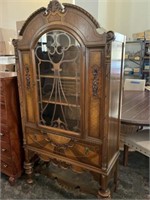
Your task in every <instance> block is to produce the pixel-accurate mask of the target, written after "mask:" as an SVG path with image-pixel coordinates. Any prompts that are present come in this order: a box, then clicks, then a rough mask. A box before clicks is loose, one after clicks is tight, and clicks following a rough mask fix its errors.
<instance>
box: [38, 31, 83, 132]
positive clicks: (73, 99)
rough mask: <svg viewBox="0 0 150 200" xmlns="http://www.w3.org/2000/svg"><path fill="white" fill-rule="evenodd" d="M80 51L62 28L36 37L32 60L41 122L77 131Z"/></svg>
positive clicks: (78, 126) (78, 122) (78, 121)
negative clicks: (35, 75)
mask: <svg viewBox="0 0 150 200" xmlns="http://www.w3.org/2000/svg"><path fill="white" fill-rule="evenodd" d="M80 51H81V48H80V44H79V43H78V42H77V40H76V39H75V38H74V37H73V36H71V35H70V34H68V33H67V32H64V31H62V30H53V31H50V32H48V33H46V34H44V35H42V36H41V38H40V39H39V41H38V43H37V45H36V48H35V60H36V72H37V85H38V98H39V116H40V117H39V118H40V123H41V124H43V125H45V126H50V127H55V128H58V129H65V130H69V131H73V132H78V133H80V114H81V110H80V87H81V86H80V84H81V83H80V64H81V63H80V62H81V52H80Z"/></svg>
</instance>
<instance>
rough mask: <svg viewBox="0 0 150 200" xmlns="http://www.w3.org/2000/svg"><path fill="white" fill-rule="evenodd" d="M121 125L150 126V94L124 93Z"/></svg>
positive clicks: (139, 92) (147, 92) (138, 92)
mask: <svg viewBox="0 0 150 200" xmlns="http://www.w3.org/2000/svg"><path fill="white" fill-rule="evenodd" d="M121 123H123V124H132V125H138V126H150V92H149V91H147V90H146V91H144V92H143V91H124V92H123V98H122V115H121Z"/></svg>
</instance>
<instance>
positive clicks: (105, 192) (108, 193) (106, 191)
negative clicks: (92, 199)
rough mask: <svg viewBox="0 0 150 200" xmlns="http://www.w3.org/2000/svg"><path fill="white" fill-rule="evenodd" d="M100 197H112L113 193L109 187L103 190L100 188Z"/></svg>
mask: <svg viewBox="0 0 150 200" xmlns="http://www.w3.org/2000/svg"><path fill="white" fill-rule="evenodd" d="M97 197H98V199H111V193H110V190H109V189H107V190H105V191H104V190H102V189H100V190H99V191H98V195H97Z"/></svg>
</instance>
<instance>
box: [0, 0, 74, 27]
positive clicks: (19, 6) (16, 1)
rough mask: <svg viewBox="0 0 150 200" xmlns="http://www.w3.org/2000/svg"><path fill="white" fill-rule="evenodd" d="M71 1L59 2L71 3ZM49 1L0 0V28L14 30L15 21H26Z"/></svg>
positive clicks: (61, 0)
mask: <svg viewBox="0 0 150 200" xmlns="http://www.w3.org/2000/svg"><path fill="white" fill-rule="evenodd" d="M72 1H73V0H60V2H65V3H72ZM48 3H49V0H0V19H2V20H0V27H2V28H8V29H16V21H22V20H25V19H27V18H28V17H29V16H30V15H31V14H32V13H33V12H34V11H35V10H37V9H39V8H41V7H47V5H48Z"/></svg>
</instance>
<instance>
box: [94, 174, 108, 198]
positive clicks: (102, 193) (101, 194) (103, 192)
mask: <svg viewBox="0 0 150 200" xmlns="http://www.w3.org/2000/svg"><path fill="white" fill-rule="evenodd" d="M100 186H101V188H100V190H99V191H98V195H97V197H98V199H111V192H110V189H109V188H108V177H107V176H104V175H102V176H101V179H100Z"/></svg>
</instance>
